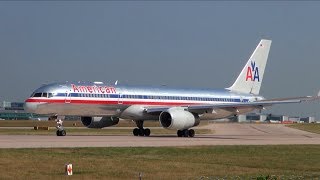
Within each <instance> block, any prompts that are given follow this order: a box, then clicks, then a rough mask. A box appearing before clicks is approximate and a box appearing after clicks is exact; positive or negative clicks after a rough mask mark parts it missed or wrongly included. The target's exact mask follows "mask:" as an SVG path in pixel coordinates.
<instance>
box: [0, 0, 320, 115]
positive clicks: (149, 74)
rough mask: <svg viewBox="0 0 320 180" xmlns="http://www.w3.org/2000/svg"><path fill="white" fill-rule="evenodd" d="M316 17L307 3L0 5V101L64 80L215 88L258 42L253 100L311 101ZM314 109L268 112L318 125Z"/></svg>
mask: <svg viewBox="0 0 320 180" xmlns="http://www.w3.org/2000/svg"><path fill="white" fill-rule="evenodd" d="M319 17H320V3H319V2H316V1H309V2H303V1H301V2H299V1H297V2H296V1H294V2H288V1H286V2H285V1H283V2H277V1H270V2H268V1H263V2H252V1H244V2H242V1H236V2H223V1H202V2H198V1H185V2H184V1H173V2H171V1H152V2H147V1H140V2H136V1H127V2H124V1H120V2H116V1H95V2H89V1H79V2H78V1H67V2H55V1H45V2H40V1H32V2H28V1H21V2H4V1H3V2H1V1H0V24H1V28H0V67H1V70H0V81H1V88H0V95H1V96H0V101H3V100H7V101H23V100H24V99H25V98H27V97H28V96H29V95H30V94H31V92H32V91H33V90H34V89H36V88H37V87H39V86H41V84H43V83H47V82H55V81H66V80H86V81H107V82H114V81H115V80H119V82H120V83H122V84H141V85H162V84H166V85H167V86H174V87H204V88H224V87H228V86H230V85H231V84H232V83H233V81H234V80H235V78H236V77H237V76H238V74H239V73H240V71H241V69H242V67H243V66H244V64H245V63H246V61H247V59H248V58H249V56H250V55H251V53H252V51H253V50H254V48H255V47H256V45H257V43H258V42H259V40H260V39H261V38H267V39H272V40H273V43H272V47H271V51H270V55H269V61H268V64H267V69H266V72H265V76H264V82H263V85H262V89H261V94H262V95H264V96H265V97H267V98H278V97H291V96H302V95H313V94H316V93H317V92H318V90H319V89H320V83H319V81H318V77H319V75H320V72H319V64H320V61H319V58H320V55H319V51H320V45H319V42H318V41H319V39H320V33H319V32H320V24H319ZM319 107H320V106H319V102H318V103H310V104H299V105H281V106H276V107H275V108H272V109H271V112H272V113H282V112H284V113H288V114H291V115H307V114H316V115H317V116H319V115H318V113H317V111H318V110H319Z"/></svg>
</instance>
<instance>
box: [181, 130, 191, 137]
mask: <svg viewBox="0 0 320 180" xmlns="http://www.w3.org/2000/svg"><path fill="white" fill-rule="evenodd" d="M182 135H183V137H188V136H189V130H188V129H185V130H183V131H182Z"/></svg>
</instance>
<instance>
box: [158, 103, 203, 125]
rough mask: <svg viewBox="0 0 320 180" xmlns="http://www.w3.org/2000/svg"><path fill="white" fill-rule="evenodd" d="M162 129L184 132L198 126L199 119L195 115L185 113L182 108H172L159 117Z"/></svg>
mask: <svg viewBox="0 0 320 180" xmlns="http://www.w3.org/2000/svg"><path fill="white" fill-rule="evenodd" d="M159 121H160V124H161V126H162V127H164V128H167V129H177V130H184V129H188V128H191V127H194V126H197V125H199V123H200V119H199V116H198V115H196V114H192V113H191V112H189V111H185V110H184V108H180V107H173V108H170V109H168V110H166V111H163V112H162V113H161V114H160V116H159Z"/></svg>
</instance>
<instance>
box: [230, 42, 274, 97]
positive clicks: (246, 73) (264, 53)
mask: <svg viewBox="0 0 320 180" xmlns="http://www.w3.org/2000/svg"><path fill="white" fill-rule="evenodd" d="M270 46H271V40H266V39H262V40H261V41H260V43H259V44H258V46H257V47H256V49H255V50H254V52H253V53H252V55H251V57H250V58H249V60H248V62H247V64H246V65H245V66H244V68H243V69H242V71H241V73H240V75H239V76H238V78H237V80H236V81H235V82H234V83H233V85H232V86H231V87H229V88H226V89H228V90H230V91H234V92H239V93H246V94H254V95H258V94H259V91H260V87H261V83H262V79H263V74H264V69H265V67H266V64H267V60H268V55H269V50H270Z"/></svg>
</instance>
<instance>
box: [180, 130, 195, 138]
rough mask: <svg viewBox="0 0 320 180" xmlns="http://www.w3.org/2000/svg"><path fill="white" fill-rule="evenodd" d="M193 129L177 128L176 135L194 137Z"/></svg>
mask: <svg viewBox="0 0 320 180" xmlns="http://www.w3.org/2000/svg"><path fill="white" fill-rule="evenodd" d="M195 134H196V133H195V131H194V130H193V129H190V130H188V129H185V130H178V131H177V135H178V137H194V135H195Z"/></svg>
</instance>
